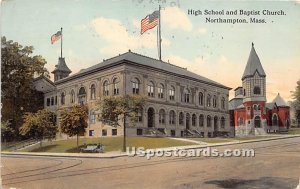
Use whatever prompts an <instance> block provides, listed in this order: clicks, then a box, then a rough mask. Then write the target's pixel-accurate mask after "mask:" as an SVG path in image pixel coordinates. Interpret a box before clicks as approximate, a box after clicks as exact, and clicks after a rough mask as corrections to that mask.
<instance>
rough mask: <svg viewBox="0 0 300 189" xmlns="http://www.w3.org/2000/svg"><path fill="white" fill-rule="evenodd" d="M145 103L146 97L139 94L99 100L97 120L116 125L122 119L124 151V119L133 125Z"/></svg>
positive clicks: (124, 149) (124, 145)
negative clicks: (99, 111)
mask: <svg viewBox="0 0 300 189" xmlns="http://www.w3.org/2000/svg"><path fill="white" fill-rule="evenodd" d="M145 103H146V97H143V96H140V95H126V96H110V97H106V98H104V99H103V100H101V101H99V103H98V106H99V109H100V110H101V113H100V116H99V120H100V121H102V122H103V123H105V124H108V125H111V126H114V127H117V126H120V120H122V119H123V129H124V131H123V132H124V135H123V151H126V127H125V125H126V119H127V118H129V121H130V125H131V126H133V125H134V124H135V123H136V121H137V120H138V118H139V115H140V114H141V112H142V110H143V107H144V105H145Z"/></svg>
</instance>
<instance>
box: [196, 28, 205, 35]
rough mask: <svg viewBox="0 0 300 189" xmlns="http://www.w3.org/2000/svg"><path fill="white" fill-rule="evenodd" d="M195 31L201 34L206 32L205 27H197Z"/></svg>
mask: <svg viewBox="0 0 300 189" xmlns="http://www.w3.org/2000/svg"><path fill="white" fill-rule="evenodd" d="M197 31H198V32H199V33H201V34H205V33H206V32H207V29H206V28H198V30H197Z"/></svg>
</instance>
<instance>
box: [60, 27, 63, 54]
mask: <svg viewBox="0 0 300 189" xmlns="http://www.w3.org/2000/svg"><path fill="white" fill-rule="evenodd" d="M62 29H63V28H60V32H61V40H60V58H62V43H63V33H62Z"/></svg>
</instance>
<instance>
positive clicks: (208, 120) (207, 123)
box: [206, 115, 211, 127]
mask: <svg viewBox="0 0 300 189" xmlns="http://www.w3.org/2000/svg"><path fill="white" fill-rule="evenodd" d="M206 125H207V127H211V118H210V116H209V115H208V116H207V119H206Z"/></svg>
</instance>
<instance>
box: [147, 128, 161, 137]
mask: <svg viewBox="0 0 300 189" xmlns="http://www.w3.org/2000/svg"><path fill="white" fill-rule="evenodd" d="M145 135H146V136H161V137H162V136H166V132H165V130H161V129H158V128H148V129H147V130H146V132H145Z"/></svg>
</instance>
